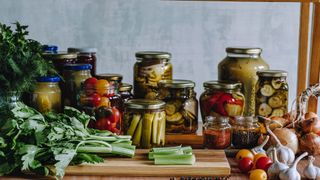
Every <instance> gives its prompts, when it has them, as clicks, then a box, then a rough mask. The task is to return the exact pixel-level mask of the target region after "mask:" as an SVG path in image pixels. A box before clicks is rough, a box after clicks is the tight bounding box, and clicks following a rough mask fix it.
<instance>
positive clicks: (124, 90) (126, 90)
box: [119, 83, 133, 102]
mask: <svg viewBox="0 0 320 180" xmlns="http://www.w3.org/2000/svg"><path fill="white" fill-rule="evenodd" d="M131 91H132V85H131V84H128V83H121V84H120V88H119V94H120V96H121V98H122V99H123V101H124V102H127V101H128V100H130V99H133V94H132V93H131Z"/></svg>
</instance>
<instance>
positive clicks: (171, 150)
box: [148, 149, 183, 160]
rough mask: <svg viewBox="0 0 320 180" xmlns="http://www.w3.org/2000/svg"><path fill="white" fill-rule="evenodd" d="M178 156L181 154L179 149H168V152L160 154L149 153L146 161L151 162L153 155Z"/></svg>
mask: <svg viewBox="0 0 320 180" xmlns="http://www.w3.org/2000/svg"><path fill="white" fill-rule="evenodd" d="M179 154H183V151H182V150H179V149H170V150H167V151H161V152H149V154H148V159H149V160H153V159H154V156H155V155H179Z"/></svg>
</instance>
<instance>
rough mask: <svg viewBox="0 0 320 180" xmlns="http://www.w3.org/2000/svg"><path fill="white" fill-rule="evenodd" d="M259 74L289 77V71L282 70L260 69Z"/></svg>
mask: <svg viewBox="0 0 320 180" xmlns="http://www.w3.org/2000/svg"><path fill="white" fill-rule="evenodd" d="M257 75H258V76H263V77H287V75H288V73H287V71H282V70H264V71H258V72H257Z"/></svg>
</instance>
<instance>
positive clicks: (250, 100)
mask: <svg viewBox="0 0 320 180" xmlns="http://www.w3.org/2000/svg"><path fill="white" fill-rule="evenodd" d="M226 51H227V57H226V58H225V59H224V60H223V61H221V62H220V63H219V66H218V78H219V80H231V81H239V82H241V83H242V92H243V93H244V97H245V99H246V102H245V111H244V115H246V116H253V115H255V92H256V91H255V86H256V83H257V81H258V76H257V75H256V72H257V71H261V70H268V69H269V65H268V64H267V63H266V62H265V61H264V60H263V59H262V58H261V57H260V54H261V52H262V49H260V48H237V47H229V48H227V49H226Z"/></svg>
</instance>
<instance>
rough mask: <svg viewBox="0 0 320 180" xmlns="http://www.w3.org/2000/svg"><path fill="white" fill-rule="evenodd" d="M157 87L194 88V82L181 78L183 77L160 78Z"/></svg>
mask: <svg viewBox="0 0 320 180" xmlns="http://www.w3.org/2000/svg"><path fill="white" fill-rule="evenodd" d="M158 86H159V87H165V88H173V89H179V88H188V87H189V88H194V87H195V83H194V82H193V81H190V80H183V79H173V80H161V81H159V83H158Z"/></svg>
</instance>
